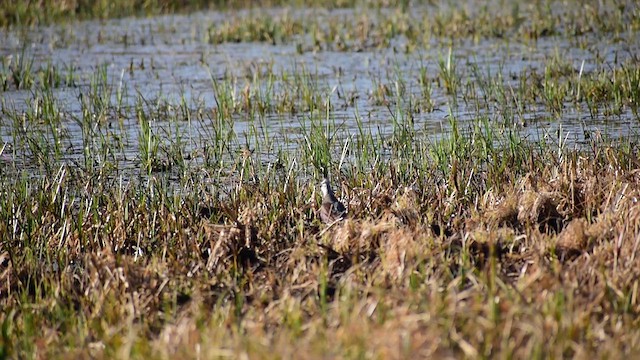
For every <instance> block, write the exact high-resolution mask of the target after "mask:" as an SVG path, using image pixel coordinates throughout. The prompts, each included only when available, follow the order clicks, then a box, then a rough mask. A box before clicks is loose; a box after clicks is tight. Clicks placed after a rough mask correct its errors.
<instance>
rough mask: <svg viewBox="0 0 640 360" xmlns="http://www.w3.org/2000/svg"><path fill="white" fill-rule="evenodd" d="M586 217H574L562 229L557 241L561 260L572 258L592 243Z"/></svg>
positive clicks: (557, 253) (558, 254)
mask: <svg viewBox="0 0 640 360" xmlns="http://www.w3.org/2000/svg"><path fill="white" fill-rule="evenodd" d="M587 229H588V224H587V221H586V220H585V219H574V220H573V221H571V222H570V223H569V225H567V227H566V228H565V229H564V230H562V232H561V233H560V235H559V236H558V240H557V242H556V256H557V257H558V258H559V259H560V261H563V262H564V261H567V260H572V259H575V258H576V257H578V256H579V255H580V254H582V252H584V251H587V249H588V248H589V247H590V246H591V245H592V240H593V239H592V237H590V236H589V235H588V233H587Z"/></svg>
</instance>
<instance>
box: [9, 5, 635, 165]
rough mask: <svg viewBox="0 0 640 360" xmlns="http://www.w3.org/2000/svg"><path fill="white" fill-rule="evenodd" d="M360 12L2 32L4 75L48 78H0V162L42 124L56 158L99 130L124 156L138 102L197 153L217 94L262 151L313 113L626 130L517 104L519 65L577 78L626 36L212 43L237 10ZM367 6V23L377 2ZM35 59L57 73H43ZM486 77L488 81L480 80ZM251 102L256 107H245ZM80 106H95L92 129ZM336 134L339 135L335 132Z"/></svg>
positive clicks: (371, 125) (222, 16)
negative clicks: (41, 115) (47, 84)
mask: <svg viewBox="0 0 640 360" xmlns="http://www.w3.org/2000/svg"><path fill="white" fill-rule="evenodd" d="M360 11H361V10H322V11H321V10H317V11H316V10H285V9H275V10H269V11H258V10H253V11H252V12H251V13H243V12H239V13H235V12H234V13H233V15H230V14H229V13H226V12H200V13H195V14H190V15H174V16H162V17H152V18H125V19H116V20H105V21H86V22H75V23H69V24H63V25H53V26H47V27H35V28H18V29H13V30H3V31H2V32H0V54H1V55H2V66H3V69H2V70H3V72H5V73H6V74H8V73H10V71H12V70H11V69H13V70H15V68H16V67H17V65H16V64H18V63H19V62H22V65H21V66H22V67H28V68H29V69H30V71H31V72H32V73H34V74H35V75H34V76H33V77H34V80H33V82H34V83H35V84H38V83H39V82H44V81H45V80H46V77H47V76H49V77H52V76H57V77H58V78H59V79H58V80H57V81H56V82H55V86H52V87H51V88H50V89H47V90H42V87H41V86H40V87H39V88H38V87H30V88H27V87H23V88H18V87H17V86H14V85H13V84H12V83H11V81H8V83H9V84H8V86H5V89H3V91H2V93H1V96H2V103H1V106H2V114H1V115H0V116H1V118H0V135H1V137H2V139H1V141H2V144H0V145H2V146H1V147H0V148H1V149H2V150H3V152H2V158H3V162H5V163H7V162H8V161H12V160H13V161H19V162H21V163H22V165H23V166H28V165H29V156H33V149H32V150H29V145H24V144H25V143H28V141H24V138H25V137H28V136H29V134H38V133H39V134H41V136H42V138H44V139H49V140H50V141H51V142H56V143H57V146H58V149H59V154H58V156H60V157H61V158H62V159H63V160H64V159H66V160H69V161H79V159H81V158H83V156H84V155H86V154H85V151H86V147H87V144H90V145H91V146H96V145H95V144H96V143H97V142H100V141H103V142H105V143H107V144H112V145H113V144H117V145H113V146H115V147H116V148H117V149H118V151H117V153H118V154H117V156H116V158H117V159H118V165H117V166H119V167H122V168H132V169H133V168H136V167H137V166H138V163H139V161H140V156H141V155H140V141H143V140H144V136H142V134H143V133H144V132H143V130H142V128H141V126H142V125H141V120H140V111H143V112H145V111H146V112H147V115H146V119H147V120H148V123H149V126H150V127H151V129H152V131H153V132H154V133H155V134H156V135H157V136H158V137H159V138H160V139H161V140H162V139H168V141H169V142H171V141H175V139H176V138H180V139H182V141H181V142H180V146H181V147H182V148H183V149H182V150H183V151H184V152H185V153H188V154H197V153H198V151H200V148H201V147H203V146H206V144H207V142H208V137H212V138H213V137H215V136H217V135H216V134H217V133H218V130H219V129H216V127H219V126H222V125H221V122H220V121H218V120H219V116H220V112H221V111H222V110H221V109H220V107H221V106H227V107H228V106H229V105H228V104H229V103H230V104H231V107H232V109H231V111H229V114H228V119H227V120H226V121H225V122H224V126H228V127H229V129H230V132H229V134H231V135H229V136H230V137H229V139H230V141H231V143H232V147H233V149H231V151H235V150H239V149H241V148H243V147H249V148H255V147H256V144H255V143H256V142H259V141H260V139H269V141H270V144H269V145H268V146H262V147H260V151H261V152H262V153H263V154H262V155H263V156H264V157H265V158H269V156H272V155H273V154H274V153H276V152H278V151H283V150H284V151H295V150H296V149H298V148H299V147H300V146H304V144H305V139H304V137H305V131H307V130H306V129H307V127H308V125H307V124H308V123H309V122H310V121H311V119H312V118H314V117H315V118H316V119H317V118H319V119H320V120H319V121H320V122H321V123H322V122H323V121H325V122H331V123H332V124H333V125H332V126H333V127H334V131H335V134H337V136H338V137H340V138H341V139H345V138H348V137H349V136H356V135H358V134H359V133H360V132H361V130H362V128H363V127H365V128H366V131H367V132H368V133H370V134H371V135H372V136H374V137H379V138H384V137H386V136H390V134H391V133H392V132H393V131H394V126H395V125H397V120H398V118H404V119H405V121H406V118H410V120H409V121H408V123H410V124H411V126H413V130H414V131H415V132H416V133H418V134H420V135H421V139H426V140H427V141H428V140H429V139H431V140H434V141H436V140H437V139H439V138H441V137H443V136H446V135H447V134H448V133H449V131H450V130H451V121H452V119H455V121H457V124H458V125H457V126H458V127H460V128H461V129H463V131H464V129H465V128H467V127H471V126H472V125H471V124H472V123H473V122H474V121H477V119H478V118H479V117H485V118H486V119H487V121H488V122H490V123H503V124H506V128H517V129H518V130H517V131H518V136H520V137H522V138H523V139H527V140H530V141H539V140H540V139H542V138H543V137H551V138H554V137H558V136H559V137H560V138H561V139H563V140H566V141H567V142H568V143H569V144H572V145H575V146H580V144H582V143H584V141H585V139H586V138H589V137H590V136H592V135H593V133H598V134H605V135H606V136H609V137H614V138H615V137H617V136H620V135H625V136H627V135H629V134H635V133H637V129H638V126H637V124H638V116H637V115H636V114H634V113H633V111H632V110H631V109H629V108H623V109H622V110H621V111H616V112H613V113H612V112H607V111H596V112H595V113H594V112H593V111H590V110H589V108H588V107H587V106H586V105H584V104H581V103H576V102H573V101H571V100H570V99H565V102H564V103H563V104H562V106H561V111H560V112H558V113H553V112H551V111H549V108H548V107H547V106H545V105H544V102H543V100H542V99H537V100H536V101H534V102H533V105H527V106H519V102H518V94H519V93H522V91H523V89H521V87H522V84H523V82H522V77H523V76H526V74H529V73H531V72H538V73H543V74H544V72H545V68H547V67H548V66H549V63H550V62H552V61H556V60H557V59H560V60H562V61H564V64H565V65H567V66H569V67H570V68H569V69H568V70H567V71H568V72H569V75H568V76H575V77H576V78H577V77H579V76H584V75H585V74H589V73H591V72H593V71H596V70H597V69H601V68H603V67H607V66H609V67H612V68H613V67H616V66H617V65H618V64H621V63H624V62H625V61H627V62H628V61H634V59H636V56H637V55H636V54H638V53H640V51H639V50H640V40H639V38H638V37H637V36H635V34H617V35H616V36H615V37H614V36H609V35H607V34H605V35H598V34H595V33H587V34H585V35H580V36H575V37H570V38H567V37H566V36H544V37H540V38H537V39H514V38H504V37H500V36H497V37H473V38H462V39H437V38H435V39H433V40H431V41H430V42H428V43H426V44H422V45H421V46H416V47H413V46H412V45H411V43H410V41H409V40H408V39H406V38H405V37H403V36H397V37H390V38H389V39H388V41H387V42H384V43H382V44H380V43H376V44H373V45H370V46H369V45H367V43H366V42H364V43H360V44H357V45H353V43H351V46H349V44H350V43H349V39H346V40H344V43H345V44H346V45H347V46H343V47H341V46H337V45H336V43H337V42H338V41H339V40H336V38H335V37H334V38H333V39H332V40H331V42H330V43H331V44H332V45H331V46H324V44H322V43H318V40H317V39H313V38H312V37H311V35H310V34H305V33H301V34H295V35H292V36H290V37H286V38H275V39H266V40H265V39H263V40H252V39H250V40H246V41H245V40H242V41H238V40H236V41H233V40H228V41H212V40H211V30H212V29H217V28H220V27H222V26H223V25H224V24H225V23H227V24H228V22H229V21H230V20H229V19H231V18H233V17H242V16H254V17H261V16H263V17H274V18H276V17H283V16H286V17H290V18H293V19H303V21H304V19H306V18H310V17H313V18H314V19H318V18H326V19H334V21H335V19H339V20H338V21H344V22H349V21H353V19H358V18H359V17H361V16H362V14H361V13H360ZM389 11H392V10H389ZM425 11H426V10H425ZM371 16H372V18H373V19H374V21H375V17H376V13H375V12H374V13H373V14H372V15H371ZM377 16H380V10H378V13H377ZM345 37H346V36H345ZM47 68H49V69H55V71H54V72H56V74H57V75H46V74H47V72H46V71H47ZM447 70H451V71H452V72H453V71H455V74H456V75H457V76H458V77H459V79H460V80H459V84H458V86H457V91H455V92H453V94H452V92H451V91H448V90H447V87H446V86H445V85H444V84H443V81H442V78H443V74H444V73H446V72H447ZM38 74H40V77H38ZM42 74H45V75H42ZM43 79H45V80H43ZM483 82H484V83H485V84H488V85H487V86H488V87H487V88H481V87H479V86H478V84H482V83H483ZM496 82H499V84H498V85H499V86H498V87H499V88H500V89H506V91H505V94H503V95H504V98H505V100H504V101H502V102H501V100H500V99H496V94H489V93H488V90H487V89H489V88H490V86H491V83H496ZM34 89H35V90H34ZM518 89H520V90H518ZM247 94H250V95H247ZM48 96H50V97H52V99H50V98H48ZM247 99H251V100H252V101H253V102H254V106H253V107H251V106H249V105H246V104H247ZM45 101H51V103H53V104H54V105H55V108H54V109H53V112H55V113H56V114H57V116H56V119H57V120H56V121H53V122H51V121H30V120H29V119H30V118H31V117H34V116H33V114H36V115H37V114H38V111H40V112H42V111H46V110H43V109H42V107H43V106H44V105H45ZM223 102H226V103H225V104H227V105H224V104H223ZM83 103H84V105H83ZM255 103H259V104H258V105H255ZM83 106H84V108H85V109H90V110H91V113H92V115H91V116H93V117H94V121H93V122H89V123H90V127H91V129H87V126H86V124H87V114H86V113H83ZM327 107H328V109H329V111H326V109H327ZM314 108H315V110H314ZM141 109H142V110H141ZM30 114H31V115H30ZM35 118H38V116H35ZM394 120H395V121H394ZM394 124H395V125H394ZM559 134H561V135H559ZM100 139H101V140H100ZM212 142H213V140H212ZM20 144H23V145H20ZM336 144H337V146H338V147H339V146H340V139H338V141H336ZM338 151H339V148H338ZM29 154H30V155H29ZM52 156H53V155H52ZM196 157H197V156H196Z"/></svg>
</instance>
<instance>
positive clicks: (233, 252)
mask: <svg viewBox="0 0 640 360" xmlns="http://www.w3.org/2000/svg"><path fill="white" fill-rule="evenodd" d="M201 228H202V231H203V233H204V235H205V238H206V240H207V241H205V242H203V243H202V246H201V253H202V254H203V255H204V256H205V257H206V258H207V264H206V268H207V269H208V270H209V271H212V270H214V269H217V268H218V267H219V266H220V265H221V263H227V262H228V261H233V262H235V263H237V264H240V265H241V266H243V267H247V266H251V265H254V264H256V263H257V262H258V257H257V254H256V250H255V246H256V243H257V238H256V236H257V235H256V229H255V228H254V227H253V226H252V225H251V224H243V223H241V222H240V221H236V222H235V223H234V224H230V225H225V224H211V223H209V222H208V221H206V220H203V221H202V223H201Z"/></svg>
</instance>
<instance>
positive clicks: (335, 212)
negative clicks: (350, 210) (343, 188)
mask: <svg viewBox="0 0 640 360" xmlns="http://www.w3.org/2000/svg"><path fill="white" fill-rule="evenodd" d="M320 190H321V191H322V206H321V207H320V219H322V221H323V222H324V223H327V224H329V223H333V222H335V221H338V220H342V219H344V217H345V216H346V214H347V209H346V208H345V207H344V205H343V204H342V203H341V202H340V201H339V200H338V199H337V198H336V195H335V194H334V193H333V190H332V189H331V184H330V183H329V179H327V178H324V179H323V180H322V182H321V183H320Z"/></svg>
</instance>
